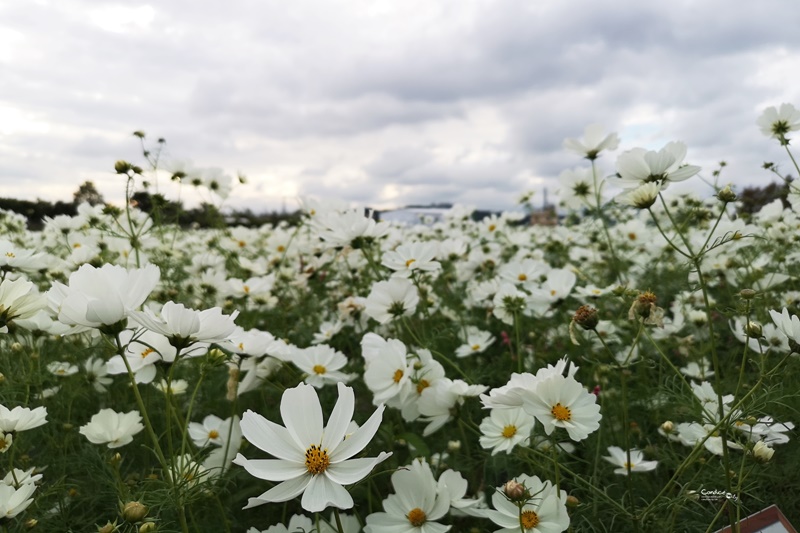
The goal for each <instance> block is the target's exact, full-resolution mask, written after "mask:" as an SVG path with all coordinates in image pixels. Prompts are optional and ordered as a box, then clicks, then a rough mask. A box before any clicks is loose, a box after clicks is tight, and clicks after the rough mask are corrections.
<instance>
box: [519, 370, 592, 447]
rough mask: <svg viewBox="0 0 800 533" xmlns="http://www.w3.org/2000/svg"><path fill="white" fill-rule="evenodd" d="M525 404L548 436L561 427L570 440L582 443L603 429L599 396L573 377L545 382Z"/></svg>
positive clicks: (545, 380)
mask: <svg viewBox="0 0 800 533" xmlns="http://www.w3.org/2000/svg"><path fill="white" fill-rule="evenodd" d="M523 401H524V409H525V410H526V411H527V412H528V413H529V414H532V415H533V416H535V417H536V419H537V420H538V421H539V422H541V424H542V426H543V427H544V431H545V433H546V434H548V435H550V434H551V433H552V432H553V430H554V429H555V428H557V427H560V428H564V429H566V430H567V433H569V438H570V439H572V440H574V441H580V440H583V439H585V438H586V437H588V436H589V433H592V432H594V431H596V430H597V428H599V427H600V419H601V418H602V416H601V415H600V406H599V405H598V404H597V396H595V395H594V394H592V393H591V392H588V391H587V390H586V389H584V388H583V385H581V384H580V383H578V381H577V380H576V379H575V378H573V377H564V376H563V375H561V374H554V375H552V376H550V377H548V378H546V379H543V380H541V381H539V382H538V383H537V384H536V388H535V390H533V391H529V392H527V393H526V394H524V395H523Z"/></svg>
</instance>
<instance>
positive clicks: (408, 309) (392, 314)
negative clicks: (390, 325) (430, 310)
mask: <svg viewBox="0 0 800 533" xmlns="http://www.w3.org/2000/svg"><path fill="white" fill-rule="evenodd" d="M418 303H419V294H418V293H417V288H416V287H415V286H414V284H413V283H411V282H410V281H408V280H407V279H404V278H391V279H390V280H388V281H379V282H377V283H375V284H374V285H372V290H371V291H370V293H369V296H367V301H366V305H365V307H364V312H365V313H367V315H368V316H370V317H371V318H373V319H375V320H376V321H378V322H379V323H381V324H386V323H387V322H391V321H392V320H394V319H395V318H398V317H400V316H404V315H412V314H414V311H415V310H416V309H417V304H418Z"/></svg>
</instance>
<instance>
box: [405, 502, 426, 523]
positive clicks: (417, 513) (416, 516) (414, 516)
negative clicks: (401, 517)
mask: <svg viewBox="0 0 800 533" xmlns="http://www.w3.org/2000/svg"><path fill="white" fill-rule="evenodd" d="M407 518H408V521H409V522H411V525H412V526H414V527H420V526H421V525H422V524H424V523H425V522H427V520H428V517H427V516H425V511H423V510H422V509H420V508H419V507H415V508H413V509H411V510H410V511H409V512H408V516H407Z"/></svg>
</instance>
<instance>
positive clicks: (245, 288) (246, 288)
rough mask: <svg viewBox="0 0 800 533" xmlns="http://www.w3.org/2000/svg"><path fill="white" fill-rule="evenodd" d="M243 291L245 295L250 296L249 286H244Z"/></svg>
mask: <svg viewBox="0 0 800 533" xmlns="http://www.w3.org/2000/svg"><path fill="white" fill-rule="evenodd" d="M242 289H243V290H244V293H245V294H250V287H248V286H247V285H244V286H243V287H242Z"/></svg>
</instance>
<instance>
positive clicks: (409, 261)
mask: <svg viewBox="0 0 800 533" xmlns="http://www.w3.org/2000/svg"><path fill="white" fill-rule="evenodd" d="M416 261H417V260H416V259H409V260H408V261H406V268H409V267H410V266H411V265H412V264H413V263H415V262H416Z"/></svg>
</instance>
